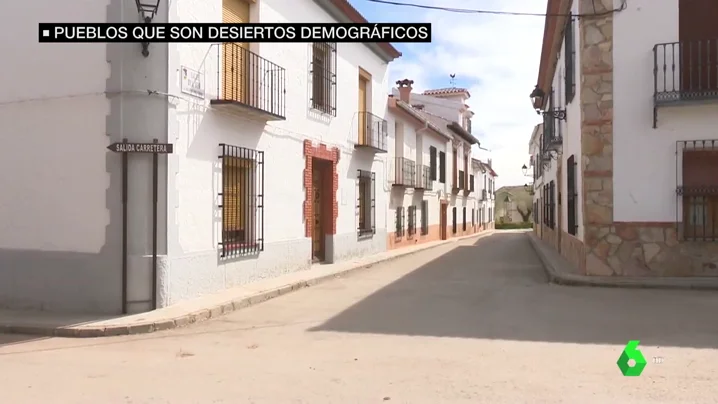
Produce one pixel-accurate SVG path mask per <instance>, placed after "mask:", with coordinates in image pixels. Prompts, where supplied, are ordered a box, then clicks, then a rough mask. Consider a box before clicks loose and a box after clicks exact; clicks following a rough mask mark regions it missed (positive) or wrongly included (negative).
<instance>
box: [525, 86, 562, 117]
mask: <svg viewBox="0 0 718 404" xmlns="http://www.w3.org/2000/svg"><path fill="white" fill-rule="evenodd" d="M529 97H530V98H531V103H532V104H533V107H534V110H535V111H536V114H537V115H543V116H552V117H553V118H554V119H558V120H559V121H565V120H566V110H565V109H557V108H552V109H550V110H548V111H542V110H541V107H542V106H543V104H544V98H545V97H546V93H545V92H544V91H543V90H542V89H540V88H538V86H536V88H534V90H533V91H532V92H531V95H530V96H529Z"/></svg>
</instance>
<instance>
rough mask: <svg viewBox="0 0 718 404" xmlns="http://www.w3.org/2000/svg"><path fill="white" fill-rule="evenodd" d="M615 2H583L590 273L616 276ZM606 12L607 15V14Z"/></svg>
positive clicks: (586, 218) (582, 94) (583, 152)
mask: <svg viewBox="0 0 718 404" xmlns="http://www.w3.org/2000/svg"><path fill="white" fill-rule="evenodd" d="M612 9H613V0H579V10H578V11H579V14H583V15H588V14H598V16H595V17H592V16H584V17H582V18H581V20H580V23H579V26H580V30H579V32H580V35H579V37H580V38H579V46H580V47H581V52H580V62H579V64H580V66H579V69H580V70H579V71H580V72H581V81H580V85H581V91H580V102H581V155H582V159H581V164H582V166H583V176H582V179H583V201H584V206H583V212H584V215H583V217H584V229H585V232H584V239H585V243H584V245H585V249H586V273H587V274H589V275H607V274H608V272H610V273H611V274H613V271H611V270H610V267H609V266H608V263H607V261H606V254H605V253H604V245H603V244H600V245H599V241H600V240H602V233H603V231H604V230H605V229H606V228H608V227H610V226H611V225H612V223H613V14H612V13H610V12H609V11H610V10H612ZM601 13H606V14H601Z"/></svg>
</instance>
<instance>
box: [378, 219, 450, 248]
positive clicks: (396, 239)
mask: <svg viewBox="0 0 718 404" xmlns="http://www.w3.org/2000/svg"><path fill="white" fill-rule="evenodd" d="M439 239H441V226H440V225H438V224H435V225H431V226H429V231H428V233H427V234H421V228H419V229H416V234H404V235H402V236H397V234H396V233H395V232H392V233H389V235H388V237H387V249H389V250H393V249H396V248H404V247H409V246H412V245H419V244H423V243H428V242H430V241H437V240H439Z"/></svg>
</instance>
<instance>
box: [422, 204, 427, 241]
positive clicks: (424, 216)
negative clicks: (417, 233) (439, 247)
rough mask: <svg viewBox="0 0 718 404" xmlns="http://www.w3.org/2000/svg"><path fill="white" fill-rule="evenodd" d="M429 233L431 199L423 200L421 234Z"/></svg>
mask: <svg viewBox="0 0 718 404" xmlns="http://www.w3.org/2000/svg"><path fill="white" fill-rule="evenodd" d="M427 234H429V201H421V235H422V236H426V235H427Z"/></svg>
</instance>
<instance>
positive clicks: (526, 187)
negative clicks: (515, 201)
mask: <svg viewBox="0 0 718 404" xmlns="http://www.w3.org/2000/svg"><path fill="white" fill-rule="evenodd" d="M524 190H525V191H526V192H528V193H529V195H532V196H533V194H534V184H524Z"/></svg>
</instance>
